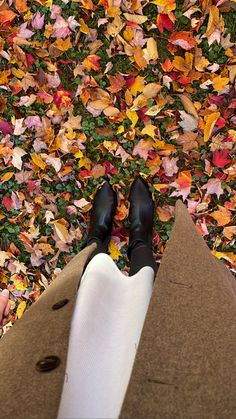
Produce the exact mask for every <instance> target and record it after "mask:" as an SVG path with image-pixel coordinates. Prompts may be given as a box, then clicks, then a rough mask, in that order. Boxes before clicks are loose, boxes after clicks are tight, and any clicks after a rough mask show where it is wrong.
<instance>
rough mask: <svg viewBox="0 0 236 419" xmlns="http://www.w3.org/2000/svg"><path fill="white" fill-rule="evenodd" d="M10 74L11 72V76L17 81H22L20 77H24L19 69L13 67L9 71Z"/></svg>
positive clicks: (23, 73)
mask: <svg viewBox="0 0 236 419" xmlns="http://www.w3.org/2000/svg"><path fill="white" fill-rule="evenodd" d="M11 72H12V74H13V76H15V77H17V78H18V79H22V77H24V76H25V72H24V71H22V70H20V69H19V68H15V67H13V68H12V69H11Z"/></svg>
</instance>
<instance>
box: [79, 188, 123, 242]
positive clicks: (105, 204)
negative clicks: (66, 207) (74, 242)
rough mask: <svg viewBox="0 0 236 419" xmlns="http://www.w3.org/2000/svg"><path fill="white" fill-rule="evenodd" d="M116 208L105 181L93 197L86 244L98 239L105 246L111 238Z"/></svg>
mask: <svg viewBox="0 0 236 419" xmlns="http://www.w3.org/2000/svg"><path fill="white" fill-rule="evenodd" d="M116 206H117V196H116V193H115V192H114V191H113V189H112V187H111V185H110V184H109V182H108V181H106V182H105V183H104V184H103V185H102V187H101V188H99V189H98V191H97V192H96V195H95V197H94V202H93V207H92V212H91V218H90V228H89V234H88V237H87V240H86V244H87V245H88V244H90V243H91V242H92V241H94V240H96V239H99V240H100V241H101V242H102V243H104V244H105V245H106V246H107V245H108V243H109V241H110V238H111V230H112V222H113V217H114V215H115V211H116Z"/></svg>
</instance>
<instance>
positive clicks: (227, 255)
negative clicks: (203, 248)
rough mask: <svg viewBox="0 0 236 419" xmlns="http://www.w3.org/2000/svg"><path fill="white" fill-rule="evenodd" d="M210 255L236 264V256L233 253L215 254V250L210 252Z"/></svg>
mask: <svg viewBox="0 0 236 419" xmlns="http://www.w3.org/2000/svg"><path fill="white" fill-rule="evenodd" d="M211 253H212V254H213V255H214V256H215V257H217V259H225V260H228V262H231V263H233V262H236V255H235V254H234V253H233V252H217V250H215V249H214V250H212V251H211Z"/></svg>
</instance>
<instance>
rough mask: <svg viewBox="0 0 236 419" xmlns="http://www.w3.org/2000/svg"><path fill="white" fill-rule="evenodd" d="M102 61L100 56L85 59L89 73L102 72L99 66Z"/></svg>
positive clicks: (90, 56) (89, 56)
mask: <svg viewBox="0 0 236 419" xmlns="http://www.w3.org/2000/svg"><path fill="white" fill-rule="evenodd" d="M100 59H101V57H99V55H95V54H92V55H88V56H87V57H86V58H85V59H84V61H83V64H84V66H85V67H86V69H87V70H88V71H91V70H95V71H99V70H101V66H100V64H99V60H100Z"/></svg>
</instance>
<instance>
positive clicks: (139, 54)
mask: <svg viewBox="0 0 236 419" xmlns="http://www.w3.org/2000/svg"><path fill="white" fill-rule="evenodd" d="M133 53H134V60H135V62H136V64H137V65H138V67H140V68H141V69H144V68H146V67H147V61H146V60H145V58H144V54H143V51H142V49H141V48H140V47H138V46H134V48H133Z"/></svg>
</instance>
